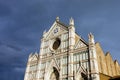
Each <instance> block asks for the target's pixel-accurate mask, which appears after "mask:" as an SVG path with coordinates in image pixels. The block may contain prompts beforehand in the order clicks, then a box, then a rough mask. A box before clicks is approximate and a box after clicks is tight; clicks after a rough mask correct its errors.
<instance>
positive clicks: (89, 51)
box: [24, 19, 120, 80]
mask: <svg viewBox="0 0 120 80" xmlns="http://www.w3.org/2000/svg"><path fill="white" fill-rule="evenodd" d="M88 36H89V41H88V42H85V40H84V39H83V38H81V37H80V36H78V35H77V34H76V33H75V27H74V21H73V19H71V20H70V24H69V26H67V27H66V26H65V25H64V24H62V23H60V22H59V20H58V19H57V21H55V22H54V23H53V25H52V26H51V28H50V29H49V31H48V32H46V31H45V32H44V33H43V37H42V39H41V46H40V53H39V54H37V53H35V54H30V56H29V58H28V63H27V68H26V72H25V78H24V80H53V79H54V78H55V77H56V76H57V77H59V80H74V79H75V80H80V79H83V78H84V79H86V77H90V76H91V77H92V80H105V79H108V78H109V77H108V76H111V77H113V76H116V75H120V66H119V64H118V62H117V61H113V59H112V57H111V55H110V53H107V54H106V55H105V54H104V52H103V50H102V48H101V46H100V44H99V43H95V41H94V36H93V35H92V34H91V33H90V34H89V35H88ZM58 39H60V45H59V46H58V48H57V49H54V48H55V47H56V46H57V45H55V47H53V45H54V43H55V42H56V41H57V40H58ZM58 42H59V41H58ZM58 42H57V43H58ZM99 78H100V79H99Z"/></svg>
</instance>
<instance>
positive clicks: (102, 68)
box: [96, 43, 120, 77]
mask: <svg viewBox="0 0 120 80" xmlns="http://www.w3.org/2000/svg"><path fill="white" fill-rule="evenodd" d="M96 51H97V58H98V63H99V64H98V65H99V72H100V73H102V74H105V75H108V76H111V77H113V76H117V75H120V68H119V64H118V62H117V61H116V60H115V61H113V59H112V57H111V55H110V53H109V52H107V53H106V54H104V52H103V50H102V48H101V46H100V44H99V43H96Z"/></svg>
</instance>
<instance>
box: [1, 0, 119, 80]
mask: <svg viewBox="0 0 120 80" xmlns="http://www.w3.org/2000/svg"><path fill="white" fill-rule="evenodd" d="M119 3H120V1H119V0H116V1H113V0H100V1H96V0H59V1H58V0H0V75H1V76H0V80H8V79H9V80H23V77H24V71H25V67H26V63H27V58H28V55H29V54H30V53H31V52H35V51H37V52H39V47H40V38H41V37H42V32H43V31H44V30H45V29H47V30H48V29H49V28H50V26H51V25H52V23H53V22H54V20H55V17H56V16H60V20H61V21H62V22H64V23H69V22H68V21H69V18H70V17H73V18H74V19H75V26H76V31H77V33H79V34H80V35H81V36H83V37H84V38H85V39H86V40H87V37H86V36H87V34H88V33H89V32H92V33H93V34H94V35H95V40H96V41H99V42H101V45H102V47H103V48H104V51H105V52H106V51H110V52H111V55H112V56H113V58H114V59H115V58H116V59H118V61H119V62H120V60H119V56H120V55H118V54H119V50H120V48H119V46H118V45H119V41H120V37H119V35H118V34H120V32H119V29H120V28H119V26H120V16H119V14H120V10H119V7H120V5H119Z"/></svg>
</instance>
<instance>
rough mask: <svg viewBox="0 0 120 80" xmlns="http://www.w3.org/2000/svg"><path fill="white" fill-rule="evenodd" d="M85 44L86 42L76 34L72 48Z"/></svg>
mask: <svg viewBox="0 0 120 80" xmlns="http://www.w3.org/2000/svg"><path fill="white" fill-rule="evenodd" d="M87 45H88V44H87V43H86V42H85V41H84V40H83V39H82V38H81V37H79V36H78V35H77V34H76V35H75V46H74V49H78V48H81V47H85V46H87Z"/></svg>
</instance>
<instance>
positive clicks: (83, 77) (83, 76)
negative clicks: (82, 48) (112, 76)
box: [81, 72, 88, 80]
mask: <svg viewBox="0 0 120 80" xmlns="http://www.w3.org/2000/svg"><path fill="white" fill-rule="evenodd" d="M81 78H82V79H81V80H88V78H87V75H85V74H84V73H83V72H82V73H81Z"/></svg>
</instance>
